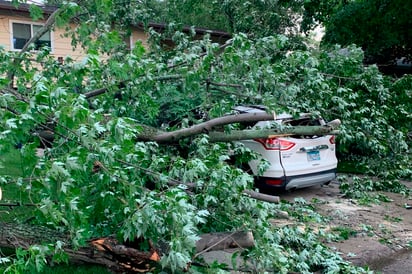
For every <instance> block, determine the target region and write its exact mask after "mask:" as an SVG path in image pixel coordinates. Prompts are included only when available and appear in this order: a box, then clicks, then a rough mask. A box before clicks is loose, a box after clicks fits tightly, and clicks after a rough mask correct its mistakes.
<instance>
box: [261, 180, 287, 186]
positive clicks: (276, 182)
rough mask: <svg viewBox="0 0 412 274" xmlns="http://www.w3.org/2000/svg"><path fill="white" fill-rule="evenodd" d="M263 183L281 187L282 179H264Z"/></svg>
mask: <svg viewBox="0 0 412 274" xmlns="http://www.w3.org/2000/svg"><path fill="white" fill-rule="evenodd" d="M265 183H266V184H267V185H271V186H281V185H282V184H283V181H282V179H266V180H265Z"/></svg>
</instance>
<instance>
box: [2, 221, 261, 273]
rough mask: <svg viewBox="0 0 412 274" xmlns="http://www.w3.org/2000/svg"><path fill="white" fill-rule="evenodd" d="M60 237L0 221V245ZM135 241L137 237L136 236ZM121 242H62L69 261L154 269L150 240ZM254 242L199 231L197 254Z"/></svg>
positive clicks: (239, 235) (244, 236)
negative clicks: (141, 244) (143, 244)
mask: <svg viewBox="0 0 412 274" xmlns="http://www.w3.org/2000/svg"><path fill="white" fill-rule="evenodd" d="M57 241H61V242H63V243H68V242H70V240H69V238H68V237H67V235H65V234H63V233H60V232H58V231H55V230H52V229H49V228H45V227H41V226H34V225H27V224H16V223H0V248H2V247H3V248H5V247H7V248H23V249H27V248H29V247H30V246H32V245H36V244H48V243H52V244H54V243H56V242H57ZM137 241H138V240H137ZM137 241H135V242H133V243H120V242H119V241H118V240H116V239H115V238H114V237H105V238H99V239H91V240H90V241H89V242H88V243H87V245H86V246H84V247H81V248H76V249H74V248H72V247H70V246H69V245H66V246H64V247H63V248H64V251H65V252H66V253H67V255H68V257H69V262H70V263H72V264H97V265H102V266H105V267H107V268H109V269H110V270H112V271H115V272H122V273H125V272H127V273H141V272H148V271H153V270H154V268H156V267H159V265H158V262H159V261H160V256H161V255H160V252H159V251H158V249H157V248H155V247H154V246H153V244H152V243H151V241H150V240H149V241H148V242H149V247H150V249H149V250H148V251H142V250H139V249H138V246H139V245H138V244H136V242H137ZM253 245H254V238H253V234H252V232H250V231H249V232H242V231H236V232H231V233H226V232H222V233H210V234H203V235H200V240H199V241H198V242H197V243H196V252H197V254H196V255H195V257H197V256H198V255H201V254H203V253H204V252H207V251H211V250H222V249H227V248H235V247H240V248H247V247H252V246H253Z"/></svg>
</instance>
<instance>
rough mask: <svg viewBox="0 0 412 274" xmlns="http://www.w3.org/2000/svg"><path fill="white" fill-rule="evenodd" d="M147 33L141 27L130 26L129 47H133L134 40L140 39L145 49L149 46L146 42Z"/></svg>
mask: <svg viewBox="0 0 412 274" xmlns="http://www.w3.org/2000/svg"><path fill="white" fill-rule="evenodd" d="M147 40H148V35H147V34H146V33H145V32H144V31H143V30H141V29H138V28H132V34H131V37H130V42H131V48H132V49H133V47H134V45H135V44H136V42H138V41H140V42H141V43H142V45H143V47H145V48H146V49H148V48H149V44H148V43H147Z"/></svg>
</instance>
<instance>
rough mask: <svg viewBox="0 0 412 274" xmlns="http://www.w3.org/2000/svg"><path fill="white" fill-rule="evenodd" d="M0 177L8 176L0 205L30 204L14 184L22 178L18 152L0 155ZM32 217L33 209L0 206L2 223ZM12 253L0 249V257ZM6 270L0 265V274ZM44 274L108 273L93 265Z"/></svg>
mask: <svg viewBox="0 0 412 274" xmlns="http://www.w3.org/2000/svg"><path fill="white" fill-rule="evenodd" d="M0 176H8V178H9V179H8V181H9V182H8V183H6V184H4V185H0V187H1V189H2V193H3V198H2V200H1V201H0V203H1V204H9V203H21V204H25V203H31V201H30V199H29V197H28V195H27V194H26V193H22V191H20V189H19V187H18V186H17V185H16V184H15V183H14V178H17V177H21V176H24V161H23V160H22V157H21V155H20V152H19V150H17V149H12V150H11V151H9V152H7V153H3V154H2V155H0ZM32 217H33V207H27V206H17V207H3V206H0V220H1V221H2V222H13V221H15V220H16V219H18V220H25V219H26V220H29V219H30V218H32ZM13 254H14V251H13V250H12V249H10V248H0V257H2V256H7V255H12V256H13ZM5 269H6V267H5V266H1V265H0V273H3V272H4V270H5ZM41 273H44V274H52V273H53V274H69V273H70V274H77V273H79V274H80V273H81V274H94V273H99V274H106V273H110V272H109V271H108V270H107V269H106V268H104V267H101V266H95V265H80V266H78V265H76V266H74V265H57V266H48V267H46V269H45V270H44V271H43V272H41Z"/></svg>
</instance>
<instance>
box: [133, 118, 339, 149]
mask: <svg viewBox="0 0 412 274" xmlns="http://www.w3.org/2000/svg"><path fill="white" fill-rule="evenodd" d="M274 118H275V117H274V115H272V114H268V113H264V112H263V113H242V114H235V115H228V116H223V117H219V118H215V119H212V120H209V121H206V122H203V123H200V124H197V125H194V126H192V127H190V128H184V129H180V130H175V131H171V132H162V131H158V130H157V129H154V128H150V127H147V126H144V129H143V131H142V132H141V134H139V136H138V138H139V139H141V140H146V141H156V142H158V143H172V142H176V141H178V140H180V139H182V138H186V137H190V136H195V135H198V134H201V133H206V134H208V135H209V137H210V141H211V142H229V141H238V140H248V139H256V138H267V137H270V136H271V135H327V134H337V131H335V130H336V128H337V127H339V125H340V121H339V120H334V121H332V122H330V123H328V124H327V125H325V126H285V127H279V128H273V129H254V130H232V131H230V132H228V133H226V132H218V131H213V132H212V131H211V130H212V129H213V128H216V127H218V126H223V125H228V124H234V123H242V122H258V121H270V120H274Z"/></svg>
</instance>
